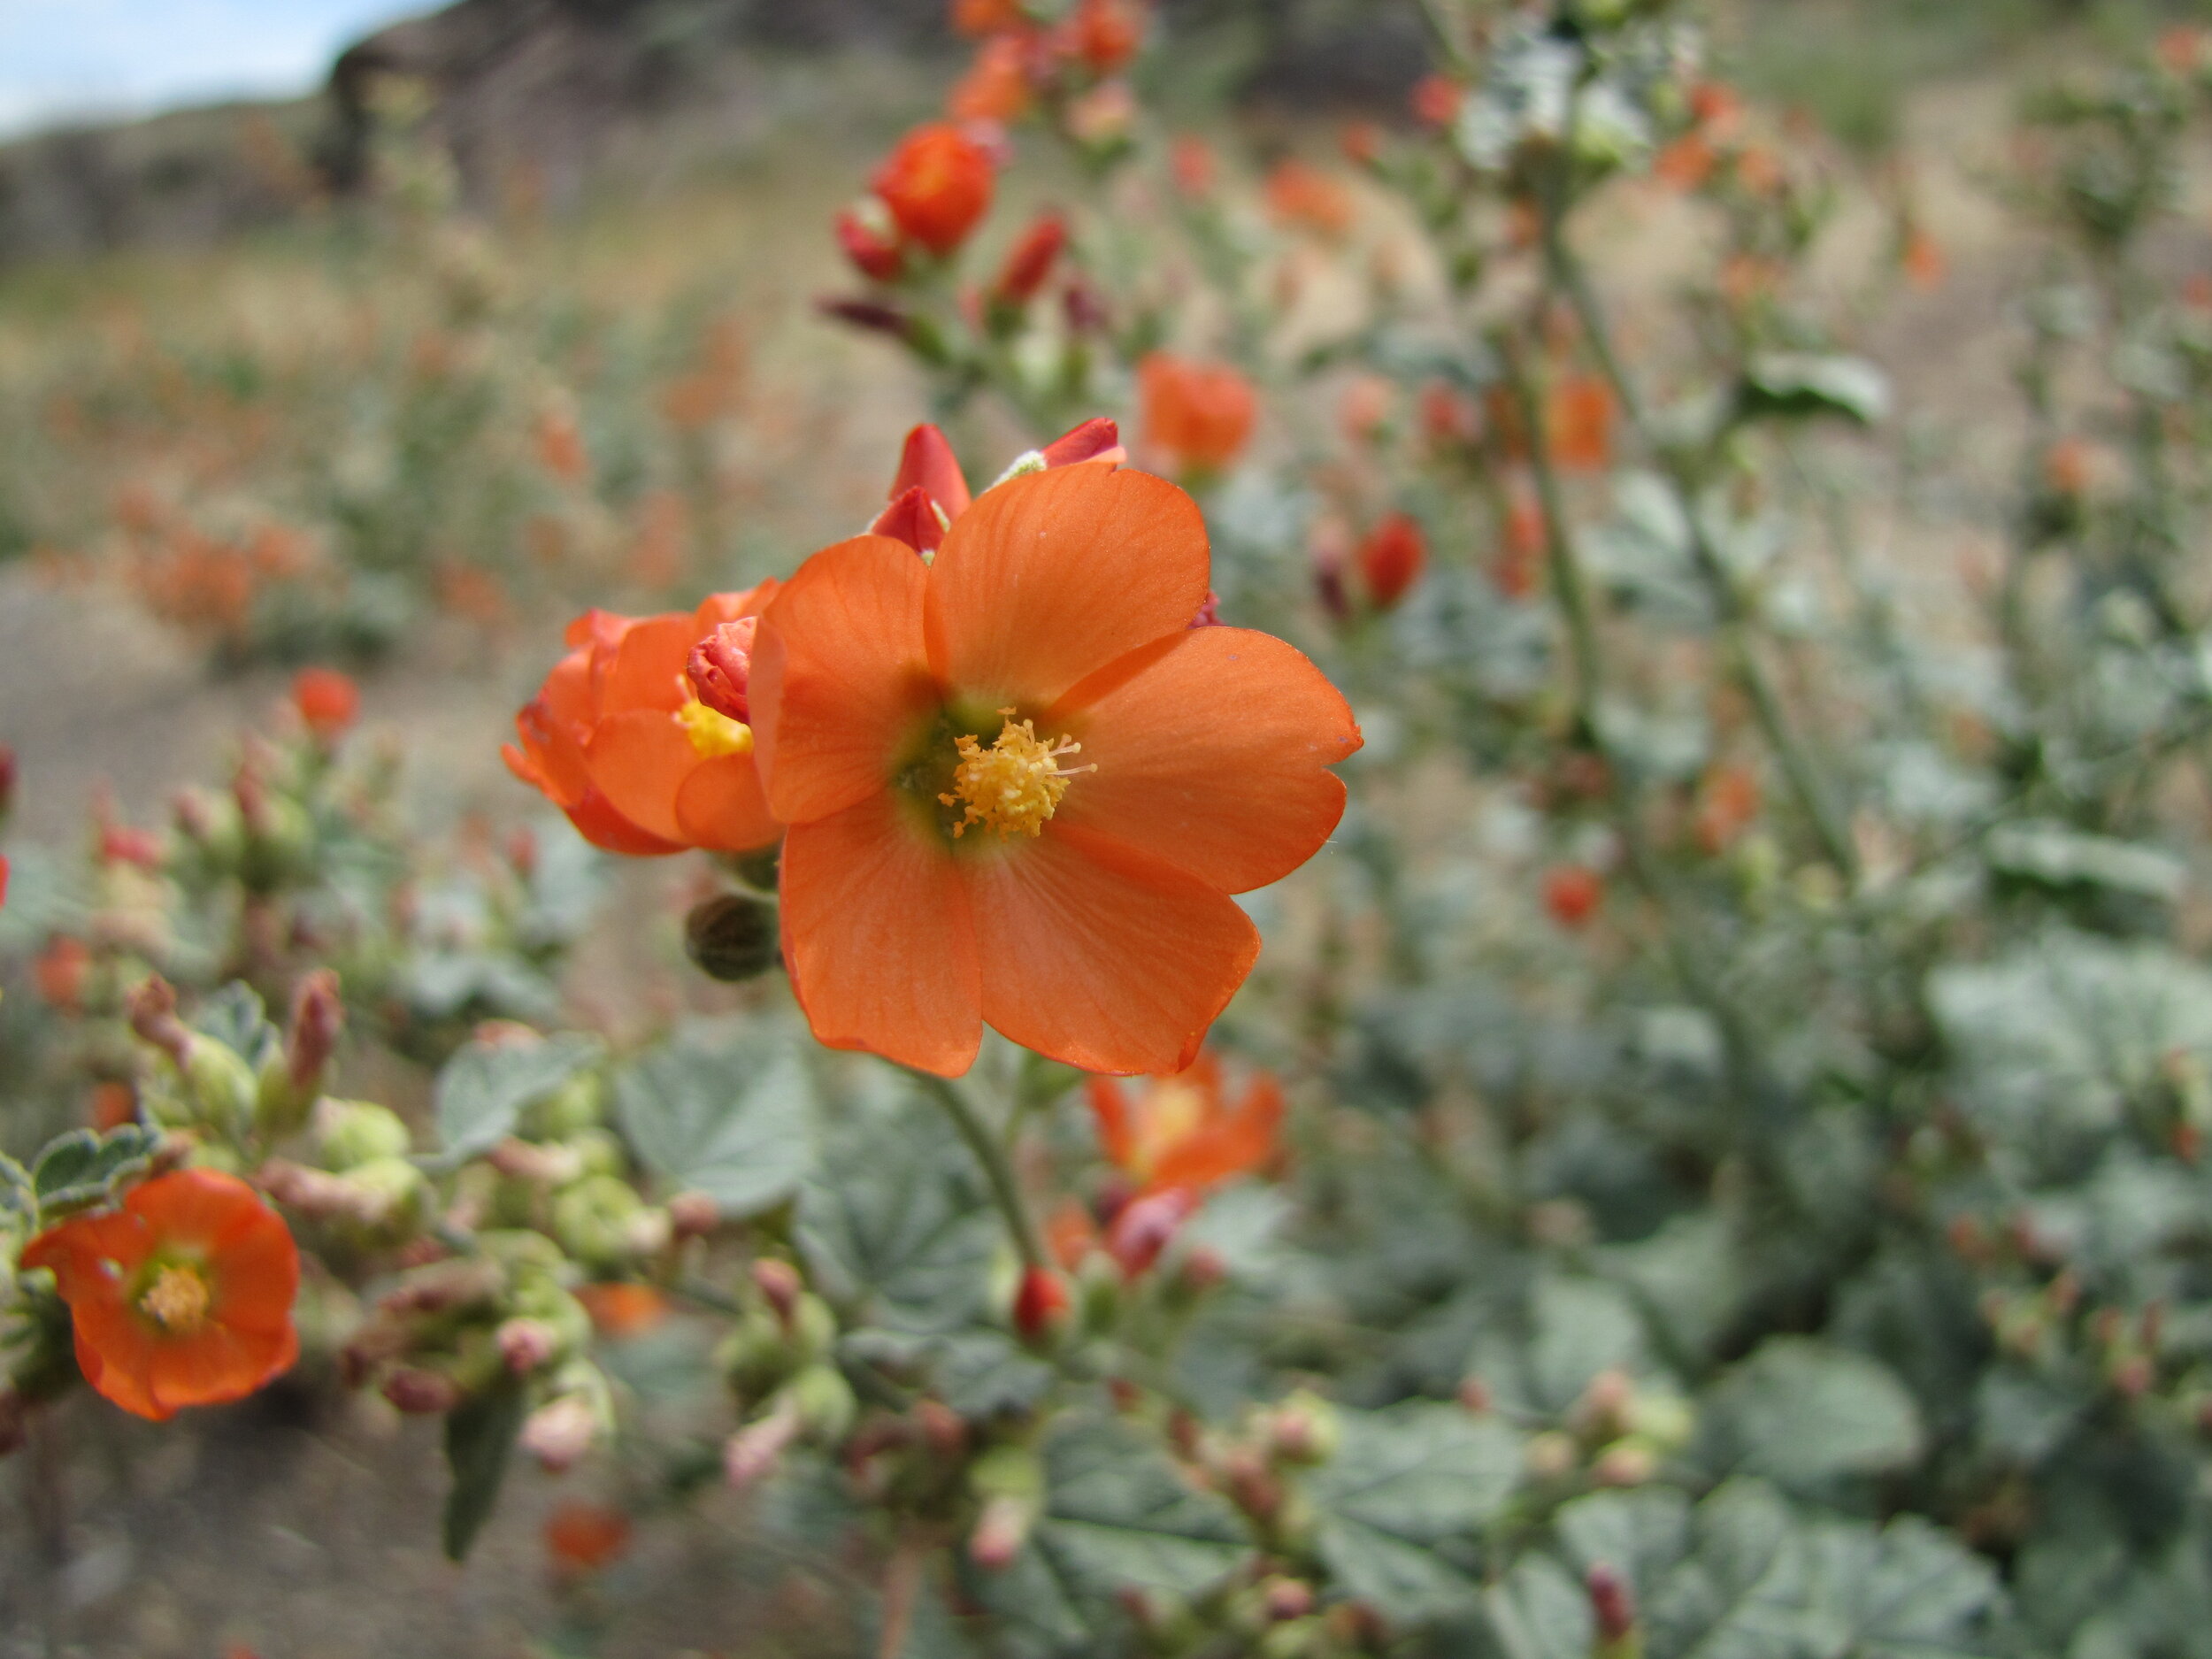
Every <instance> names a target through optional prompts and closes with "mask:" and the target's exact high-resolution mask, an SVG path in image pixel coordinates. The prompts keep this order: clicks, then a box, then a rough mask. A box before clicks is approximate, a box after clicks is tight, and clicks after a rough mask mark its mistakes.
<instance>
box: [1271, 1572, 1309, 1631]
mask: <svg viewBox="0 0 2212 1659" xmlns="http://www.w3.org/2000/svg"><path fill="white" fill-rule="evenodd" d="M1260 1604H1261V1606H1262V1607H1263V1609H1265V1611H1266V1614H1267V1617H1268V1621H1269V1622H1270V1623H1271V1624H1284V1623H1286V1622H1287V1621H1289V1620H1291V1619H1294V1618H1303V1617H1306V1616H1307V1615H1308V1614H1309V1613H1311V1612H1312V1611H1313V1586H1311V1585H1310V1584H1307V1583H1305V1582H1303V1581H1302V1580H1301V1579H1297V1578H1270V1579H1269V1580H1268V1581H1267V1582H1266V1583H1265V1584H1264V1585H1263V1586H1261V1589H1260Z"/></svg>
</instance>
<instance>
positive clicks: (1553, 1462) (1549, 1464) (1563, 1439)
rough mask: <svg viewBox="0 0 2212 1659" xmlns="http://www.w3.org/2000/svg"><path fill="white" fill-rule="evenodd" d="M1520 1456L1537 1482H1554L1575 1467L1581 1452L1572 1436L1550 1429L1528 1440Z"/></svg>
mask: <svg viewBox="0 0 2212 1659" xmlns="http://www.w3.org/2000/svg"><path fill="white" fill-rule="evenodd" d="M1521 1455H1522V1457H1523V1458H1524V1460H1525V1462H1526V1463H1527V1464H1528V1471H1529V1473H1530V1474H1532V1475H1533V1476H1535V1477H1536V1479H1539V1480H1556V1479H1558V1478H1559V1477H1560V1476H1562V1475H1563V1474H1565V1473H1566V1472H1567V1471H1569V1470H1571V1469H1572V1468H1573V1467H1574V1466H1575V1463H1576V1462H1577V1460H1578V1458H1579V1457H1580V1455H1581V1452H1580V1448H1578V1447H1577V1446H1576V1445H1575V1442H1574V1437H1573V1436H1572V1435H1571V1434H1563V1433H1561V1432H1559V1431H1558V1430H1557V1429H1551V1430H1548V1431H1547V1432H1544V1433H1542V1434H1539V1435H1537V1436H1536V1437H1535V1438H1534V1439H1533V1440H1530V1441H1529V1443H1528V1445H1527V1447H1526V1448H1525V1449H1524V1450H1523V1452H1522V1454H1521Z"/></svg>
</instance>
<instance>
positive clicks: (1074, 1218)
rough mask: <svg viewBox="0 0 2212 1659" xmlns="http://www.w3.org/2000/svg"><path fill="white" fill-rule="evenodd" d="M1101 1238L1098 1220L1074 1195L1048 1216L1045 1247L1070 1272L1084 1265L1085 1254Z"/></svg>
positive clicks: (1097, 1243) (1093, 1248)
mask: <svg viewBox="0 0 2212 1659" xmlns="http://www.w3.org/2000/svg"><path fill="white" fill-rule="evenodd" d="M1101 1243H1102V1240H1101V1238H1100V1236H1099V1232H1098V1223H1097V1221H1096V1220H1095V1219H1094V1217H1092V1215H1091V1212H1090V1210H1088V1209H1087V1207H1085V1206H1084V1205H1082V1204H1080V1203H1078V1202H1076V1201H1075V1200H1074V1199H1072V1198H1071V1199H1068V1200H1066V1201H1065V1202H1063V1203H1062V1204H1061V1205H1060V1207H1059V1208H1058V1209H1056V1210H1054V1211H1053V1212H1052V1213H1051V1214H1050V1215H1049V1216H1047V1217H1045V1248H1046V1249H1048V1251H1050V1252H1051V1253H1052V1259H1053V1260H1054V1261H1056V1262H1057V1263H1060V1265H1061V1266H1063V1267H1064V1268H1066V1269H1067V1270H1068V1271H1070V1272H1073V1271H1075V1270H1076V1269H1077V1268H1079V1267H1080V1266H1082V1265H1083V1258H1084V1257H1085V1256H1088V1255H1089V1254H1090V1253H1091V1252H1092V1251H1093V1250H1095V1249H1096V1248H1098V1247H1099V1245H1100V1244H1101Z"/></svg>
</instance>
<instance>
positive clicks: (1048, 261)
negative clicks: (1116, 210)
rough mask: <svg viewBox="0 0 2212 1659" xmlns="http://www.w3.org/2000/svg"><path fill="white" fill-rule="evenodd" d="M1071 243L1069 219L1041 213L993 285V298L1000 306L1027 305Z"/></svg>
mask: <svg viewBox="0 0 2212 1659" xmlns="http://www.w3.org/2000/svg"><path fill="white" fill-rule="evenodd" d="M1067 245H1068V222H1067V220H1065V219H1062V218H1061V217H1060V216H1059V214H1057V213H1049V212H1048V213H1042V214H1040V215H1039V216H1038V218H1037V219H1036V222H1035V223H1033V224H1032V225H1031V226H1030V227H1029V228H1028V230H1026V231H1025V232H1024V233H1023V234H1022V239H1021V240H1020V241H1019V242H1016V243H1015V244H1014V250H1013V252H1011V253H1010V254H1009V255H1008V256H1007V257H1006V264H1005V265H1003V266H1002V267H1001V268H1000V271H999V273H998V280H997V281H996V282H995V283H993V284H992V285H991V298H992V299H993V300H994V301H995V302H996V303H998V304H1001V305H1010V306H1020V305H1026V304H1028V303H1029V302H1030V301H1032V300H1033V299H1035V298H1036V297H1037V291H1038V290H1039V289H1040V288H1043V287H1044V285H1045V279H1046V278H1048V277H1049V276H1050V275H1051V274H1052V267H1053V265H1055V264H1056V263H1057V262H1058V260H1059V257H1060V250H1062V249H1064V248H1065V247H1066V246H1067Z"/></svg>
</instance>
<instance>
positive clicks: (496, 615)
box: [433, 559, 508, 627]
mask: <svg viewBox="0 0 2212 1659" xmlns="http://www.w3.org/2000/svg"><path fill="white" fill-rule="evenodd" d="M433 580H434V582H435V585H436V588H437V594H438V603H440V604H442V605H443V606H444V607H445V608H446V609H447V610H448V611H451V612H452V613H453V614H454V615H455V616H457V617H465V618H468V619H469V620H470V621H472V622H476V623H480V624H482V625H483V626H486V627H496V626H499V625H500V624H501V623H503V622H504V621H506V620H507V616H508V606H507V589H506V588H505V587H504V586H503V584H502V583H501V581H500V580H499V577H498V576H497V575H496V574H495V572H491V571H488V570H486V569H485V568H484V567H483V566H482V565H469V564H465V563H464V562H462V561H461V560H459V559H449V560H447V561H446V562H445V563H443V564H442V565H439V566H438V569H437V572H436V573H435V575H434V579H433Z"/></svg>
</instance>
